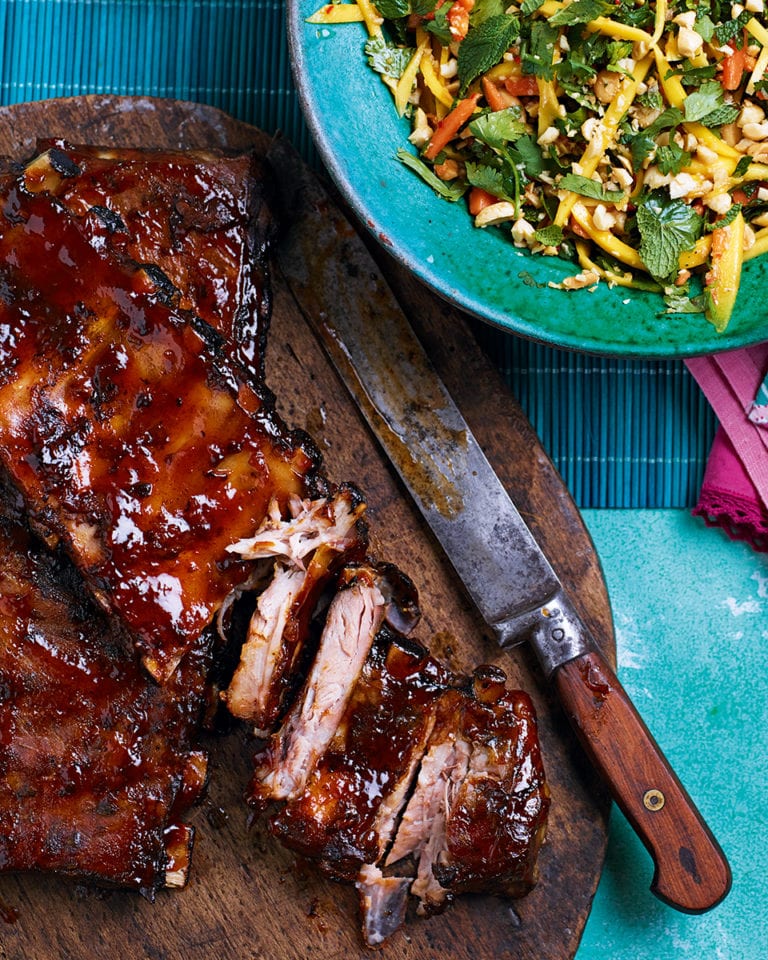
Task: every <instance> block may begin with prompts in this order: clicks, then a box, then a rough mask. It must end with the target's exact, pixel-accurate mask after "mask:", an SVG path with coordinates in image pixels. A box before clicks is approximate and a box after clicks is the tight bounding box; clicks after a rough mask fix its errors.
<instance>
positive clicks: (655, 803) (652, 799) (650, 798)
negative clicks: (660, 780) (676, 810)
mask: <svg viewBox="0 0 768 960" xmlns="http://www.w3.org/2000/svg"><path fill="white" fill-rule="evenodd" d="M665 802H666V801H665V799H664V794H663V793H662V792H661V790H646V791H645V793H644V794H643V806H644V807H645V809H646V810H651V811H654V810H661V808H662V807H663V806H664V804H665Z"/></svg>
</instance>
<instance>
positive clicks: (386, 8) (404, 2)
mask: <svg viewBox="0 0 768 960" xmlns="http://www.w3.org/2000/svg"><path fill="white" fill-rule="evenodd" d="M376 9H377V10H378V11H379V13H380V14H381V15H382V17H384V19H385V20H399V19H400V17H407V16H408V14H409V13H410V12H411V0H376Z"/></svg>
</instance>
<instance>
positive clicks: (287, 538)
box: [223, 487, 367, 736]
mask: <svg viewBox="0 0 768 960" xmlns="http://www.w3.org/2000/svg"><path fill="white" fill-rule="evenodd" d="M289 509H290V513H291V516H290V518H289V519H286V520H283V519H281V517H280V514H279V511H278V510H277V508H276V505H273V506H272V507H271V508H270V511H269V515H268V517H267V519H266V520H265V521H264V523H263V524H262V525H261V527H260V528H259V530H257V531H256V533H255V534H254V535H253V536H252V537H249V538H248V539H247V540H242V541H240V542H239V543H237V544H234V545H233V546H231V547H230V548H229V550H230V551H231V552H233V553H237V554H238V555H239V556H242V557H245V558H247V559H254V560H261V559H265V558H269V557H279V558H280V560H279V561H278V562H276V563H275V568H274V574H273V577H272V580H271V582H270V583H269V584H268V586H267V587H266V588H265V589H264V590H262V592H261V593H260V594H259V597H258V600H257V603H256V610H255V611H254V614H253V616H252V617H251V621H250V624H249V627H248V634H247V637H246V640H245V643H244V644H243V647H242V650H241V653H240V661H239V663H238V666H237V668H236V670H235V673H234V676H233V677H232V681H231V682H230V684H229V687H228V689H227V690H226V691H225V692H224V694H223V699H224V700H225V702H226V704H227V707H228V708H229V711H230V713H232V714H233V716H235V717H238V718H240V719H242V720H248V721H250V722H251V723H253V724H254V727H255V733H256V734H257V736H267V734H268V733H269V732H270V730H271V729H272V727H273V726H274V724H275V722H276V721H277V719H278V718H279V717H280V715H281V712H282V711H283V708H284V701H285V698H286V695H287V693H288V691H289V690H290V688H291V686H292V685H293V684H294V683H295V676H296V672H297V669H298V667H299V664H300V661H301V658H302V654H303V652H304V649H305V644H306V641H307V638H308V635H309V630H310V620H311V617H312V614H313V612H314V610H315V607H316V604H317V602H318V600H319V597H320V595H321V593H322V591H323V589H324V587H325V586H326V584H327V583H328V582H329V581H330V579H331V577H332V576H333V574H334V572H335V571H336V570H337V569H338V567H339V566H340V565H341V564H342V563H344V562H348V561H350V560H353V559H355V556H357V557H360V558H362V555H363V554H364V552H365V546H366V539H367V538H366V531H365V526H364V524H363V520H362V515H363V512H364V510H365V503H364V502H363V500H362V498H361V497H360V496H359V494H358V493H357V491H354V490H352V489H351V488H349V487H345V488H342V489H341V490H340V491H338V492H337V493H336V494H335V495H334V496H333V497H325V498H323V499H321V500H316V501H299V500H294V501H293V502H292V503H290V504H289Z"/></svg>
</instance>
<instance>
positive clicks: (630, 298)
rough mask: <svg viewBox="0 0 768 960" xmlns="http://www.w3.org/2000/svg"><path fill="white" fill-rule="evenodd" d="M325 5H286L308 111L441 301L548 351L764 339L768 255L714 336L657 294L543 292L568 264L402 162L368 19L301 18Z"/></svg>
mask: <svg viewBox="0 0 768 960" xmlns="http://www.w3.org/2000/svg"><path fill="white" fill-rule="evenodd" d="M319 5H320V3H319V0H288V4H287V16H288V39H289V49H290V51H291V57H292V65H293V74H294V78H295V81H296V85H297V88H298V92H299V99H300V102H301V107H302V110H303V113H304V116H305V119H306V121H307V124H308V126H309V128H310V132H311V133H312V136H313V138H314V141H315V144H316V146H317V149H318V151H319V153H320V156H321V158H322V160H323V163H324V164H325V166H326V167H327V169H328V172H329V174H330V176H331V177H332V178H333V180H334V181H335V183H336V185H337V187H338V188H339V190H340V191H341V193H342V195H343V196H344V198H345V199H346V201H347V202H348V203H349V204H350V206H351V207H352V209H353V210H354V211H355V213H356V214H357V216H358V217H359V219H360V221H361V222H362V223H363V224H365V226H366V227H367V228H368V230H370V232H371V233H372V234H373V235H374V236H375V237H376V238H377V240H378V241H379V242H380V243H381V244H382V245H383V246H384V247H385V248H386V249H387V250H388V251H389V252H390V253H391V254H392V255H393V256H394V257H395V258H396V259H397V260H399V261H400V262H401V263H403V264H404V265H405V266H406V267H407V268H408V269H409V270H411V271H413V273H415V274H416V275H417V276H418V277H420V278H421V280H423V281H424V282H425V283H426V284H427V285H428V286H429V287H431V288H432V289H433V290H435V291H436V292H437V293H438V294H440V295H441V296H443V297H444V298H446V299H447V300H449V301H450V302H452V303H454V304H456V305H457V306H459V307H460V308H462V309H463V310H465V311H467V312H469V313H471V314H474V315H475V316H477V317H480V318H481V319H483V320H485V321H487V322H488V323H491V324H493V325H495V326H497V327H500V328H502V329H504V330H508V331H509V332H511V333H514V334H518V335H520V336H523V337H527V338H529V339H533V340H537V341H540V342H543V343H547V344H550V345H552V346H558V347H566V348H569V349H574V350H580V351H585V352H590V353H598V354H603V355H609V356H610V355H612V356H624V357H644V358H652V357H686V356H696V355H702V354H708V353H716V352H719V351H721V350H731V349H734V348H736V347H743V346H747V345H750V344H754V343H757V342H759V341H761V340H764V339H767V338H768V290H766V279H768V259H767V258H762V259H756V260H753V261H750V262H749V263H748V264H747V265H746V266H745V269H744V274H743V278H742V285H741V290H740V292H739V299H738V302H737V306H736V310H735V314H734V316H733V318H732V319H731V322H730V324H729V326H728V328H727V330H726V331H725V332H724V333H722V334H718V333H716V332H715V330H714V328H713V327H712V325H711V324H709V323H708V322H707V321H706V320H705V319H704V316H703V315H701V314H668V313H665V312H664V303H663V301H662V300H661V298H660V297H658V296H656V295H654V294H649V293H643V292H640V291H633V290H627V289H625V288H622V287H614V288H613V289H611V288H609V287H608V286H607V285H606V284H604V283H601V284H599V286H598V287H597V289H596V290H595V291H594V292H589V291H588V290H580V291H575V292H570V293H569V292H566V291H563V290H555V289H552V288H551V287H549V286H548V284H549V282H550V281H554V282H556V283H557V282H559V281H561V280H562V279H563V278H564V277H565V276H568V275H569V274H572V273H573V265H569V264H567V263H565V262H563V261H561V260H558V259H556V258H552V257H540V256H532V255H531V254H529V253H528V252H527V251H523V250H518V249H517V248H516V247H514V245H513V244H512V241H511V238H510V237H509V234H508V232H506V231H504V232H502V231H501V230H499V229H496V228H490V229H485V230H478V229H477V228H476V227H475V226H474V225H473V223H472V218H471V217H470V215H469V213H468V212H467V209H466V206H465V204H464V203H463V202H462V201H460V202H459V203H448V202H447V201H445V200H443V199H441V198H440V197H438V196H436V195H435V194H434V193H433V192H432V190H431V189H430V188H429V187H428V186H427V185H426V184H424V183H423V182H422V181H421V180H420V179H418V178H417V177H416V176H415V175H414V174H413V173H412V172H411V171H409V170H408V169H407V168H405V167H404V166H403V165H402V164H401V163H399V162H398V161H397V160H396V159H395V153H396V151H397V149H398V148H399V147H403V146H408V143H407V137H408V133H409V124H408V121H407V120H403V119H399V118H398V117H397V115H396V113H395V110H394V106H393V103H392V98H391V95H390V94H389V91H388V90H387V89H386V88H385V87H384V85H383V84H382V82H381V80H380V78H379V77H378V76H377V75H376V74H375V73H374V72H373V71H372V70H370V69H369V68H368V66H367V63H366V59H365V56H364V54H363V45H364V43H365V40H366V36H367V35H366V32H365V28H364V27H363V25H362V24H343V25H340V26H325V25H316V24H309V23H307V22H306V18H307V17H308V16H310V15H311V14H312V13H314V11H315V10H316V9H317V8H318V7H319Z"/></svg>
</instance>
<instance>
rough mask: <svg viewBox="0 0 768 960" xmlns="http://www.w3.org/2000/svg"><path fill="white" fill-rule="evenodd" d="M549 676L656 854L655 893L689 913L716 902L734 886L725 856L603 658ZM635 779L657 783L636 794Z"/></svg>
mask: <svg viewBox="0 0 768 960" xmlns="http://www.w3.org/2000/svg"><path fill="white" fill-rule="evenodd" d="M553 680H554V683H555V686H556V687H557V690H558V693H559V694H560V698H561V700H562V702H563V706H564V708H565V710H566V711H567V713H568V714H569V716H570V719H571V721H572V723H573V725H574V727H575V729H576V731H577V733H578V735H579V738H580V740H581V742H582V744H583V745H584V748H585V750H586V752H587V753H588V755H589V757H590V759H591V760H592V762H593V763H594V764H595V766H596V767H597V768H598V769H599V770H601V771H602V773H603V774H604V776H605V779H606V781H607V783H608V785H609V786H610V789H611V793H612V795H613V798H614V800H615V801H616V803H617V804H618V806H619V807H620V808H621V810H622V811H623V812H624V814H625V816H626V817H627V819H628V820H629V822H630V823H631V824H632V826H633V828H634V829H635V831H636V833H637V834H638V836H639V837H640V839H641V840H642V841H643V844H644V845H645V847H646V849H647V850H648V852H649V853H650V854H651V856H652V858H653V861H654V864H655V868H656V869H655V873H654V877H653V882H652V884H651V890H652V891H653V893H654V894H656V896H657V897H659V898H660V899H661V900H663V901H664V902H665V903H668V904H669V905H670V906H672V907H675V908H676V909H678V910H682V911H684V912H686V913H703V912H704V911H706V910H710V909H711V908H712V907H714V906H716V905H717V904H718V903H719V902H720V901H721V900H722V899H723V898H724V897H725V896H726V895H727V893H728V891H729V890H730V887H731V871H730V868H729V866H728V861H727V860H726V858H725V855H724V854H723V851H722V850H721V849H720V846H719V845H718V843H717V841H716V840H715V838H714V837H713V835H712V833H711V831H710V830H709V828H708V826H707V825H706V823H705V822H704V820H703V819H702V817H701V814H700V813H699V811H698V810H697V809H696V807H695V805H694V803H693V801H692V800H691V798H690V797H689V796H688V794H687V792H686V790H685V788H684V787H683V785H682V784H681V783H680V780H679V779H678V778H677V776H676V775H675V773H674V771H673V770H672V768H671V767H670V766H669V763H668V761H667V759H666V758H665V757H664V755H663V753H662V752H661V750H660V748H659V746H658V745H657V743H656V741H655V740H654V739H653V737H652V735H651V734H650V732H649V730H648V728H647V727H646V725H645V723H644V722H643V720H642V718H641V717H640V715H639V714H638V712H637V710H636V709H635V707H634V706H633V704H632V702H631V701H630V699H629V697H628V696H627V693H626V692H625V690H624V689H623V687H622V686H621V684H620V683H619V681H618V679H617V678H616V676H615V674H614V673H613V671H612V670H611V668H610V666H609V665H608V664H607V662H606V661H605V659H604V658H603V656H602V655H601V654H600V653H599V651H597V650H593V651H590V652H589V653H586V654H584V655H583V656H581V657H577V658H575V659H574V660H571V661H569V662H568V663H566V664H563V665H562V666H561V667H559V668H558V669H557V670H556V671H555V673H554V676H553ZM638 783H646V784H647V783H653V784H655V787H653V788H651V789H647V790H645V791H644V792H642V793H641V792H640V791H639V790H638V789H637V784H638Z"/></svg>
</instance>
